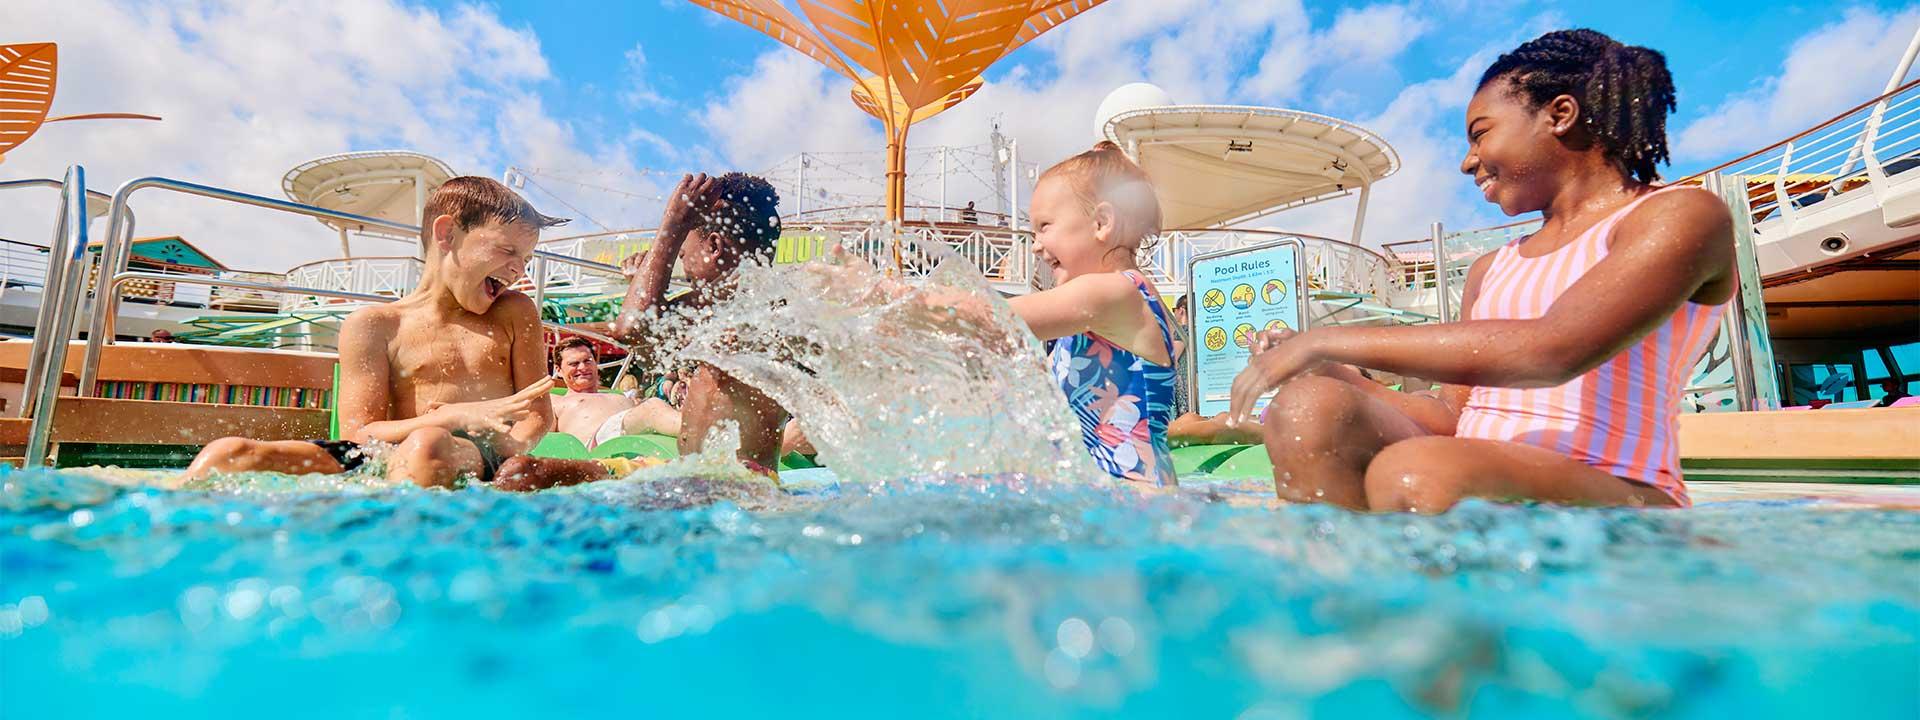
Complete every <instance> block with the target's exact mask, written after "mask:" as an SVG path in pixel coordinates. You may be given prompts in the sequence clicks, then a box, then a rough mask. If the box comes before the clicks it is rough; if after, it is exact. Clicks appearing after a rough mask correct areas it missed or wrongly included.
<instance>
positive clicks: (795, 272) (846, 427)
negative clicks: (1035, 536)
mask: <svg viewBox="0 0 1920 720" xmlns="http://www.w3.org/2000/svg"><path fill="white" fill-rule="evenodd" d="M900 242H902V243H905V244H907V246H908V247H907V251H908V252H909V253H910V254H911V255H912V256H914V257H916V258H920V259H922V260H924V261H926V262H928V263H929V264H931V265H932V269H931V270H930V271H929V272H928V273H926V275H925V277H924V278H923V279H916V280H915V281H914V282H913V283H912V284H906V283H902V282H899V281H897V280H895V279H892V278H889V277H887V276H886V275H885V274H884V273H882V272H880V271H878V270H876V269H875V268H874V267H873V266H871V265H869V264H867V263H866V262H865V261H863V260H861V259H859V258H857V257H855V256H853V255H852V254H850V253H846V252H831V253H828V254H827V255H826V256H824V257H822V258H820V259H816V260H814V261H811V262H808V263H805V264H800V265H786V266H772V267H769V266H765V265H757V264H755V265H746V266H743V267H742V268H741V269H740V272H739V279H738V285H737V288H736V291H735V292H734V293H733V294H732V296H731V297H729V298H727V299H725V300H724V301H722V302H719V303H717V304H715V305H713V306H711V307H708V308H704V309H699V310H693V311H684V312H677V313H669V314H668V315H667V316H665V317H656V318H655V319H654V321H653V322H652V323H651V325H650V327H651V328H652V329H651V330H650V332H652V333H653V334H654V336H655V338H656V342H654V343H653V344H652V346H653V347H654V348H656V349H657V352H656V354H655V356H654V357H652V358H649V360H650V361H651V363H652V366H654V367H672V366H675V365H676V364H677V363H680V362H684V361H698V362H704V363H708V364H711V365H713V366H714V367H717V368H719V369H721V370H723V371H725V372H726V373H728V374H729V375H732V376H733V377H735V378H737V379H739V380H741V381H743V382H746V383H747V384H749V385H752V386H754V387H756V388H759V389H760V390H761V391H762V392H765V393H766V394H767V395H768V396H769V397H772V398H774V399H775V400H776V401H778V402H779V403H780V404H781V406H783V407H785V408H787V409H788V410H789V411H790V412H792V413H793V414H794V415H795V416H796V417H798V418H799V419H800V422H801V424H802V426H803V427H804V428H805V429H806V432H807V436H808V438H809V439H810V440H812V441H813V443H814V445H815V447H816V448H818V449H819V450H820V456H821V458H822V460H823V461H825V463H826V464H828V465H830V466H832V467H834V468H837V469H838V470H837V472H838V473H839V474H840V476H841V477H842V478H843V479H845V480H853V481H863V482H887V481H893V480H897V479H900V478H906V477H915V476H921V475H930V474H983V475H991V474H1001V473H1019V474H1023V475H1026V476H1029V477H1033V478H1040V479H1052V480H1084V479H1089V478H1096V477H1102V476H1101V475H1100V474H1099V473H1097V472H1095V471H1093V469H1092V467H1091V464H1090V463H1089V462H1087V461H1086V459H1085V457H1084V456H1085V452H1084V450H1083V449H1082V448H1081V445H1080V439H1079V429H1078V425H1077V424H1076V423H1075V421H1074V418H1073V415H1072V414H1071V411H1070V410H1069V409H1068V407H1067V405H1066V403H1065V401H1064V400H1063V399H1062V397H1061V395H1060V392H1059V390H1058V389H1057V388H1056V387H1054V386H1053V385H1052V383H1051V381H1050V380H1049V376H1048V373H1047V371H1046V368H1045V365H1044V359H1043V357H1042V355H1041V350H1040V345H1039V343H1038V341H1037V340H1035V339H1034V337H1033V334H1032V333H1031V332H1029V331H1028V330H1027V329H1026V326H1025V325H1024V324H1023V323H1021V322H1020V320H1019V319H1018V318H1015V317H1014V316H1013V314H1012V312H1011V310H1010V309H1009V308H1008V306H1007V304H1006V302H1005V301H1003V300H1001V299H1000V297H999V295H998V293H996V292H994V291H993V289H992V288H991V287H990V286H989V285H988V284H987V282H986V281H985V279H983V278H982V277H981V275H980V273H979V271H978V270H977V269H976V268H975V267H974V265H973V264H972V263H970V262H968V261H966V260H964V259H962V258H959V257H958V256H956V255H954V254H953V253H952V252H951V251H950V250H948V249H946V248H945V247H943V246H915V245H914V244H913V243H914V240H913V239H912V237H911V236H910V235H902V236H901V237H900Z"/></svg>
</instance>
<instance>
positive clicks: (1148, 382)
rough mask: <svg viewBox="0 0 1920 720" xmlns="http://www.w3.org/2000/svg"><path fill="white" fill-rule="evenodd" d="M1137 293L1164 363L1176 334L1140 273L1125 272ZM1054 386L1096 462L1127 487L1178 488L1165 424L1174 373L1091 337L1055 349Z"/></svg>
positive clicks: (1073, 338)
mask: <svg viewBox="0 0 1920 720" xmlns="http://www.w3.org/2000/svg"><path fill="white" fill-rule="evenodd" d="M1122 274H1124V275H1126V276H1127V279H1129V280H1132V281H1133V285H1134V287H1135V288H1138V289H1139V290H1140V297H1141V298H1142V299H1144V300H1146V301H1147V309H1149V310H1151V311H1153V319H1154V322H1155V323H1157V324H1159V326H1160V339H1161V342H1163V343H1165V344H1166V348H1167V357H1168V358H1172V357H1173V334H1172V331H1171V329H1170V326H1169V324H1168V322H1167V312H1166V308H1164V307H1162V306H1161V305H1160V298H1159V297H1158V296H1156V295H1155V294H1154V292H1153V289H1152V287H1151V286H1149V285H1147V281H1146V279H1145V278H1143V277H1141V276H1140V274H1139V273H1136V272H1133V271H1127V272H1125V273H1122ZM1048 359H1049V361H1050V363H1051V364H1052V367H1053V379H1054V381H1055V382H1057V383H1059V384H1060V390H1061V391H1062V392H1064V393H1066V395H1067V402H1068V404H1070V405H1072V406H1073V414H1074V415H1076V416H1078V417H1079V418H1080V435H1081V440H1083V441H1084V442H1085V443H1086V445H1087V452H1089V453H1091V454H1092V455H1093V462H1094V464H1095V465H1098V466H1100V469H1102V470H1105V471H1107V474H1109V475H1112V476H1114V477H1117V478H1121V479H1124V480H1138V481H1142V482H1151V483H1154V484H1156V485H1162V486H1172V485H1175V484H1177V481H1176V480H1175V478H1174V475H1173V458H1172V456H1171V455H1169V454H1168V452H1167V423H1169V422H1171V421H1172V420H1173V393H1174V376H1175V373H1174V369H1173V368H1172V367H1169V366H1166V365H1161V364H1158V363H1152V362H1148V361H1147V360H1146V359H1145V358H1142V357H1140V356H1139V355H1135V354H1133V353H1131V352H1128V351H1127V350H1125V349H1122V348H1121V347H1120V346H1118V345H1114V344H1113V343H1112V342H1110V341H1108V340H1107V339H1106V338H1103V337H1100V336H1098V335H1095V334H1093V333H1080V334H1078V335H1072V336H1069V337H1063V338H1060V339H1059V340H1055V341H1054V342H1053V350H1052V352H1051V354H1050V355H1049V358H1048Z"/></svg>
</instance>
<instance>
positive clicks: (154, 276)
mask: <svg viewBox="0 0 1920 720" xmlns="http://www.w3.org/2000/svg"><path fill="white" fill-rule="evenodd" d="M154 280H166V281H169V282H176V283H181V284H189V285H206V286H209V287H214V286H223V287H236V288H245V289H250V290H261V291H271V292H281V293H295V292H297V293H302V294H308V295H322V296H326V297H332V298H339V299H342V300H352V301H354V302H361V303H367V304H382V303H390V302H394V301H396V300H399V299H400V298H397V297H389V296H386V295H373V294H368V293H356V292H347V291H344V290H322V289H319V288H300V287H291V286H288V285H282V284H278V283H269V282H252V281H247V280H238V279H234V278H222V277H212V276H207V277H201V276H196V275H184V276H183V275H170V274H167V273H155V272H146V271H143V270H129V271H127V272H123V273H120V274H118V275H115V276H113V280H112V281H111V282H109V283H108V285H107V288H106V290H105V292H106V293H107V294H109V295H116V294H119V293H120V292H122V291H123V290H125V286H126V285H127V284H128V283H133V282H141V281H154ZM540 324H541V325H542V326H543V327H546V328H547V329H549V330H555V331H558V332H561V333H565V334H569V335H579V336H581V337H586V338H593V339H595V340H599V341H601V342H606V343H612V344H615V345H619V344H621V343H620V341H618V340H615V339H613V338H612V337H610V336H607V335H603V334H601V333H597V332H594V331H592V330H583V329H581V328H576V327H571V326H567V325H562V324H560V323H555V322H545V321H542V322H541V323H540Z"/></svg>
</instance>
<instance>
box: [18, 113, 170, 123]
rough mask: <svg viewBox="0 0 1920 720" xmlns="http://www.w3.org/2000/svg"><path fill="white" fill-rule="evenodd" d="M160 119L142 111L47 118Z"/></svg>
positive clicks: (63, 119)
mask: <svg viewBox="0 0 1920 720" xmlns="http://www.w3.org/2000/svg"><path fill="white" fill-rule="evenodd" d="M159 119H160V116H158V115H143V114H140V113H81V114H79V115H59V116H55V117H50V118H47V120H46V121H47V122H64V121H67V120H159Z"/></svg>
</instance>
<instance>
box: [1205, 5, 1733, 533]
mask: <svg viewBox="0 0 1920 720" xmlns="http://www.w3.org/2000/svg"><path fill="white" fill-rule="evenodd" d="M1673 107H1674V89H1673V79H1672V76H1671V75H1670V74H1669V73H1668V71H1667V66H1666V59H1665V58H1664V57H1662V56H1661V55H1660V53H1658V52H1655V51H1653V50H1649V49H1647V48H1642V47H1630V46H1626V45H1622V44H1621V43H1619V42H1617V41H1615V40H1613V39H1612V38H1609V37H1607V36H1606V35H1602V34H1600V33H1598V32H1594V31H1592V30H1562V31H1556V32H1551V33H1547V34H1546V35H1542V36H1540V37H1539V38H1536V39H1534V40H1531V41H1528V42H1526V43H1524V44H1522V45H1521V46H1520V47H1518V48H1515V49H1514V50H1513V51H1512V52H1509V53H1507V54H1505V55H1502V56H1500V58H1499V59H1497V60H1496V61H1494V63H1493V65H1492V66H1491V67H1489V68H1487V71H1486V73H1485V74H1483V75H1482V76H1481V78H1480V85H1479V89H1478V90H1477V91H1476V92H1475V93H1474V95H1473V99H1472V100H1471V101H1470V102H1469V103H1468V105H1467V117H1466V120H1467V124H1466V133H1467V154H1466V158H1465V159H1464V160H1462V161H1461V163H1460V171H1461V172H1463V173H1466V174H1468V175H1471V176H1473V179H1474V182H1475V184H1477V185H1478V186H1479V187H1480V191H1481V193H1482V194H1483V195H1485V197H1486V199H1487V201H1488V202H1492V203H1494V204H1496V205H1499V206H1500V209H1501V211H1502V212H1505V213H1506V214H1508V215H1520V214H1522V213H1529V212H1539V213H1540V214H1541V217H1542V220H1543V222H1542V225H1541V227H1540V230H1539V231H1537V232H1535V233H1533V234H1532V235H1528V236H1526V237H1524V238H1521V239H1519V240H1516V241H1514V242H1512V243H1509V244H1507V245H1506V246H1504V247H1502V248H1500V249H1498V250H1496V251H1494V252H1491V253H1488V254H1486V255H1485V256H1483V257H1481V258H1480V259H1479V260H1477V261H1475V262H1474V263H1473V266H1472V268H1471V269H1470V270H1469V271H1468V275H1467V281H1466V286H1465V296H1464V301H1463V302H1462V306H1463V318H1462V320H1461V321H1460V322H1456V323H1446V324H1442V325H1425V326H1409V327H1378V328H1373V327H1327V328H1315V329H1311V330H1308V331H1306V332H1302V333H1299V334H1288V333H1275V334H1265V335H1262V336H1261V337H1260V338H1259V340H1258V345H1257V347H1256V349H1257V351H1258V352H1257V354H1256V355H1255V356H1254V357H1253V359H1252V361H1251V363H1250V364H1249V366H1248V367H1247V369H1246V370H1245V371H1243V372H1242V373H1241V374H1240V375H1239V377H1237V378H1236V379H1235V380H1234V384H1233V404H1232V407H1233V410H1232V411H1231V412H1232V414H1231V418H1232V419H1233V420H1235V421H1236V422H1247V421H1248V420H1249V418H1248V413H1249V412H1250V410H1251V408H1252V407H1253V404H1254V400H1255V399H1256V398H1258V397H1260V396H1261V395H1263V394H1265V393H1266V392H1267V391H1269V390H1271V389H1273V388H1275V387H1279V388H1280V389H1279V394H1278V395H1276V396H1275V398H1274V401H1273V403H1272V404H1271V405H1270V406H1269V407H1268V409H1267V413H1266V417H1265V418H1264V419H1263V420H1262V424H1263V431H1264V434H1265V438H1266V446H1267V453H1268V455H1269V456H1270V457H1272V459H1273V465H1274V471H1275V489H1276V490H1277V492H1278V493H1279V495H1280V496H1281V497H1282V498H1284V499H1293V500H1305V501H1314V500H1323V501H1326V502H1332V503H1337V504H1340V505H1346V506H1349V507H1354V508H1371V509H1374V510H1416V511H1425V512H1439V511H1443V510H1446V509H1447V508H1449V507H1451V506H1452V505H1453V504H1454V503H1456V502H1458V501H1459V500H1460V499H1462V498H1466V497H1483V498H1490V499H1496V500H1513V499H1524V500H1542V501H1548V502H1558V503H1578V504H1599V505H1627V506H1662V507H1684V506H1686V505H1688V504H1689V501H1688V498H1687V489H1686V485H1685V484H1684V483H1683V482H1682V481H1681V477H1680V467H1679V465H1680V462H1679V452H1678V449H1677V445H1676V437H1675V433H1674V425H1675V422H1674V414H1675V412H1676V411H1677V408H1678V397H1679V394H1680V390H1681V389H1682V386H1683V385H1684V384H1685V382H1686V379H1687V377H1688V375H1689V372H1690V370H1691V369H1692V367H1693V364H1694V361H1695V360H1696V359H1697V358H1698V357H1699V356H1700V353H1701V351H1702V350H1703V349H1704V348H1705V346H1706V343H1707V342H1709V341H1710V340H1711V339H1712V337H1713V333H1714V329H1715V327H1716V326H1717V321H1718V319H1719V317H1720V313H1721V310H1722V307H1723V306H1724V305H1725V304H1726V303H1727V301H1728V300H1730V299H1732V297H1733V294H1734V293H1735V292H1736V291H1738V289H1739V280H1738V276H1737V274H1736V273H1735V270H1734V263H1733V258H1734V249H1733V238H1732V232H1731V229H1732V218H1731V216H1730V215H1729V212H1728V210H1727V207H1726V205H1725V204H1723V203H1722V202H1721V201H1720V199H1719V198H1717V197H1715V196H1713V195H1712V194H1710V193H1707V192H1703V191H1701V190H1698V189H1689V188H1687V187H1686V186H1676V185H1667V186H1656V185H1654V184H1653V182H1654V181H1655V180H1656V179H1657V178H1658V173H1657V172H1656V167H1657V165H1658V164H1659V163H1662V162H1664V161H1666V159H1667V137H1666V118H1667V113H1668V112H1669V111H1671V110H1672V109H1673ZM1342 364H1349V365H1357V366H1361V367H1367V368H1374V369H1379V370H1386V371H1389V372H1394V373H1400V374H1403V375H1416V376H1419V377H1422V378H1431V379H1435V380H1439V381H1441V382H1443V383H1447V386H1446V387H1445V388H1444V390H1443V391H1442V393H1441V396H1442V398H1443V399H1444V400H1445V401H1446V407H1447V412H1448V413H1449V414H1452V413H1454V412H1455V410H1456V409H1457V414H1454V415H1453V418H1454V422H1452V423H1434V422H1432V421H1431V417H1430V416H1431V413H1430V412H1429V413H1426V414H1427V415H1428V416H1429V417H1428V419H1427V420H1426V421H1422V420H1421V419H1420V418H1419V417H1418V415H1419V413H1416V412H1413V411H1414V410H1416V409H1417V408H1414V407H1412V406H1410V405H1406V404H1402V405H1395V404H1393V403H1390V402H1387V401H1385V400H1383V399H1381V398H1380V397H1378V396H1377V395H1369V394H1366V393H1363V392H1361V391H1360V390H1358V389H1356V386H1355V385H1354V382H1353V381H1352V380H1351V378H1350V377H1348V375H1350V374H1351V373H1350V372H1342V368H1343V365H1342ZM1408 397H1412V396H1408ZM1408 402H1412V401H1408ZM1436 425H1439V427H1436Z"/></svg>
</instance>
